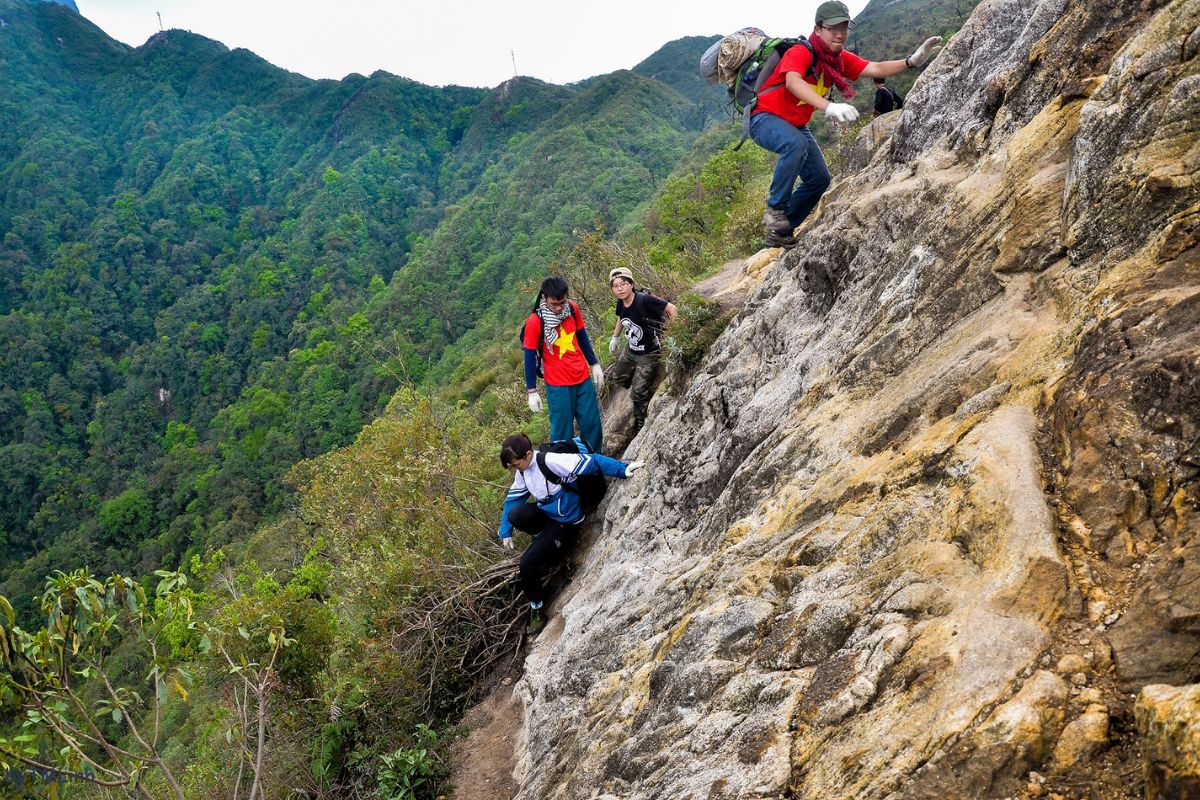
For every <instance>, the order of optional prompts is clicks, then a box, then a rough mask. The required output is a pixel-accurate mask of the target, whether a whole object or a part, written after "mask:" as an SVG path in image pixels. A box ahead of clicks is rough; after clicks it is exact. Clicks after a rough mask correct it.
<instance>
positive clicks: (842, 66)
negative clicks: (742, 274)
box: [750, 0, 942, 247]
mask: <svg viewBox="0 0 1200 800" xmlns="http://www.w3.org/2000/svg"><path fill="white" fill-rule="evenodd" d="M852 24H853V23H852V22H851V21H850V11H849V10H848V9H847V8H846V4H845V3H842V2H840V0H827V2H824V3H821V5H819V6H818V7H817V15H816V27H815V28H814V29H813V32H812V36H811V38H810V40H809V41H810V43H811V45H812V49H811V50H810V49H809V48H808V47H804V46H799V45H798V46H793V47H791V48H789V49H788V50H787V52H786V53H784V54H783V58H781V59H780V61H779V65H778V66H777V67H776V68H775V70H774V72H773V73H772V74H771V77H770V78H768V79H767V81H766V83H765V84H763V88H762V89H761V90H760V91H759V94H758V100H757V101H756V102H755V104H754V107H753V111H752V116H751V118H750V138H751V139H753V140H754V141H755V143H757V144H758V145H759V146H761V147H764V148H766V149H767V150H770V151H771V152H773V153H778V154H779V160H778V161H777V162H775V172H774V174H773V175H772V177H771V188H770V191H769V193H768V194H767V212H766V214H764V215H763V225H764V226H765V228H766V237H765V238H764V244H766V245H767V246H768V247H791V246H792V245H794V244H795V243H796V239H795V237H794V236H793V235H792V233H793V230H794V229H795V228H796V227H798V226H799V225H800V223H802V222H803V221H804V220H805V218H806V217H808V215H809V213H810V212H811V211H812V210H813V209H814V208H816V205H817V202H818V201H819V200H820V199H821V195H823V194H824V193H825V190H826V189H827V188H829V181H830V176H829V167H828V166H826V164H825V157H824V156H823V155H822V154H821V148H820V147H818V146H817V140H816V139H814V138H813V135H812V133H811V132H810V131H809V130H808V127H807V126H808V121H809V120H810V119H811V118H812V115H813V112H814V111H817V110H820V111H821V112H822V113H824V114H825V116H826V117H827V118H829V119H830V120H834V121H836V122H841V123H851V122H854V121H855V120H856V119H858V110H857V109H856V108H854V106H852V105H850V104H849V103H835V102H832V101H831V100H829V99H827V98H828V95H829V92H830V90H831V89H837V90H838V93H839V94H840V95H841V96H842V98H843V99H845V100H849V99H850V98H852V97H854V94H855V91H854V89H853V88H851V86H850V84H851V83H852V82H853V81H856V80H858V79H859V78H860V77H864V76H865V77H868V78H886V77H888V76H889V75H897V74H899V73H901V72H903V71H904V70H906V69H913V68H915V67H918V66H920V65H921V64H924V63H925V62H926V61H927V60H928V59H929V57H930V56H932V55H933V54H934V52H936V51H937V50H938V49H939V46H938V42H940V41H941V39H942V37H940V36H931V37H930V38H928V39H926V40H925V41H924V43H922V44H921V46H920V47H918V48H917V51H916V52H915V53H913V54H912V55H910V56H908V57H907V58H904V59H899V60H896V61H879V62H874V61H867V60H865V59H862V58H859V57H858V56H856V55H855V54H854V53H851V52H850V51H848V50H846V49H845V44H846V37H847V36H848V35H849V33H850V27H851V25H852ZM797 180H799V182H800V185H799V186H798V187H797V186H796V182H797Z"/></svg>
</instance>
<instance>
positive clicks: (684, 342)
mask: <svg viewBox="0 0 1200 800" xmlns="http://www.w3.org/2000/svg"><path fill="white" fill-rule="evenodd" d="M677 306H678V309H679V313H678V315H677V316H676V317H675V320H674V321H673V322H671V324H670V325H668V326H667V328H666V331H664V335H663V351H664V353H665V354H666V356H667V364H668V369H669V371H670V372H671V378H672V379H671V380H670V381H669V385H670V386H672V387H675V386H677V385H678V384H679V383H680V380H679V379H680V378H681V377H682V376H683V375H684V374H686V373H687V372H688V371H690V370H691V369H693V368H694V367H695V366H696V365H697V364H699V363H700V359H702V358H703V357H704V354H705V353H707V352H708V349H709V348H710V347H712V344H713V342H715V341H716V340H717V337H718V336H720V335H721V332H722V331H724V330H725V326H727V325H728V324H729V321H730V320H731V319H733V312H732V311H723V310H722V308H721V304H720V303H717V302H715V301H713V300H709V299H707V298H704V297H701V296H700V295H698V294H693V293H690V292H689V293H687V294H685V295H684V296H683V297H682V298H680V301H679V303H678V304H677Z"/></svg>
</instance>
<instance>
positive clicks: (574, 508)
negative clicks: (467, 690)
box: [498, 433, 644, 634]
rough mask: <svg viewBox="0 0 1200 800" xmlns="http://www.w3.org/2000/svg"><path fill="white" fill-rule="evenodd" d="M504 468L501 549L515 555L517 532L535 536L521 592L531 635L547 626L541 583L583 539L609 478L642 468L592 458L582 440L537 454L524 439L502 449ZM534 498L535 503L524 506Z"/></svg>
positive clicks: (523, 567)
mask: <svg viewBox="0 0 1200 800" xmlns="http://www.w3.org/2000/svg"><path fill="white" fill-rule="evenodd" d="M500 463H501V464H503V465H504V468H505V469H511V470H513V471H514V472H515V475H513V483H512V488H510V489H509V490H508V495H507V496H506V497H505V499H504V511H503V513H502V515H501V517H500V531H499V534H498V535H499V536H500V543H501V544H502V545H503V546H504V547H506V548H507V549H509V550H511V549H513V529H514V528H516V529H517V530H520V531H524V532H525V533H528V534H530V535H531V536H533V542H532V543H531V544H530V545H529V547H527V548H525V552H524V553H523V554H522V555H521V588H522V589H523V590H524V592H525V596H526V597H528V598H529V608H530V621H529V632H530V633H532V634H537V633H538V632H540V631H541V629H542V627H543V626H544V625H545V624H546V617H545V615H544V613H543V611H542V608H543V603H544V602H545V588H544V587H543V586H542V581H543V580H545V577H546V575H548V574H549V573H550V570H551V569H553V568H554V566H555V565H556V564H558V563H559V562H561V561H562V560H563V559H564V558H565V557H566V555H567V552H568V551H569V550H570V548H571V546H572V545H573V544H574V543H575V541H576V539H577V538H578V537H579V526H580V524H581V523H582V522H583V519H584V517H585V516H586V515H587V514H588V513H589V512H591V511H592V510H593V509H594V508H595V507H596V506H597V505H599V504H600V501H601V500H603V499H604V495H605V493H606V492H607V491H608V484H607V483H606V482H605V480H604V478H605V476H609V477H613V478H628V477H630V476H632V475H633V474H634V473H635V472H637V471H638V470H640V469H642V467H643V466H644V464H643V462H641V461H634V462H632V463H629V464H627V463H625V462H624V461H618V460H617V459H615V458H609V457H608V456H604V455H601V454H599V453H595V452H592V451H591V449H590V448H589V447H588V446H587V445H586V444H585V443H584V442H583V440H582V439H580V438H576V439H572V440H569V441H565V442H548V443H546V444H543V445H542V446H541V447H538V448H537V449H536V450H535V449H534V446H533V442H531V441H530V439H529V437H528V436H526V435H525V434H523V433H517V434H513V435H512V436H509V437H508V438H506V439H505V440H504V443H503V445H501V447H500ZM529 497H533V499H534V501H535V502H533V503H528V502H526V500H527V499H528V498H529Z"/></svg>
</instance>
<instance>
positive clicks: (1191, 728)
mask: <svg viewBox="0 0 1200 800" xmlns="http://www.w3.org/2000/svg"><path fill="white" fill-rule="evenodd" d="M1135 713H1136V715H1137V725H1138V733H1140V734H1141V736H1142V739H1143V741H1144V742H1145V746H1144V748H1143V752H1144V753H1145V759H1146V797H1147V798H1148V800H1159V799H1160V798H1163V800H1177V799H1178V798H1191V797H1200V684H1196V685H1193V686H1186V687H1183V688H1179V687H1175V686H1164V685H1162V684H1154V685H1152V686H1147V687H1145V688H1144V689H1142V692H1141V694H1140V695H1139V696H1138V702H1137V708H1136V709H1135Z"/></svg>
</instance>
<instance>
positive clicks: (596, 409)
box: [546, 378, 604, 453]
mask: <svg viewBox="0 0 1200 800" xmlns="http://www.w3.org/2000/svg"><path fill="white" fill-rule="evenodd" d="M546 405H547V406H549V408H548V409H547V410H548V411H549V412H550V439H551V441H555V442H561V441H564V440H566V439H572V438H574V437H575V423H576V422H578V423H579V435H580V437H581V438H582V439H583V440H584V441H585V442H587V443H588V445H589V446H590V447H591V448H592V450H594V451H596V452H597V453H599V452H600V447H601V445H603V444H604V434H603V431H602V430H601V427H600V404H599V403H598V402H596V386H595V384H593V383H592V379H591V378H588V379H587V380H585V381H584V382H583V383H577V384H575V385H574V386H551V385H550V384H546Z"/></svg>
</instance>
